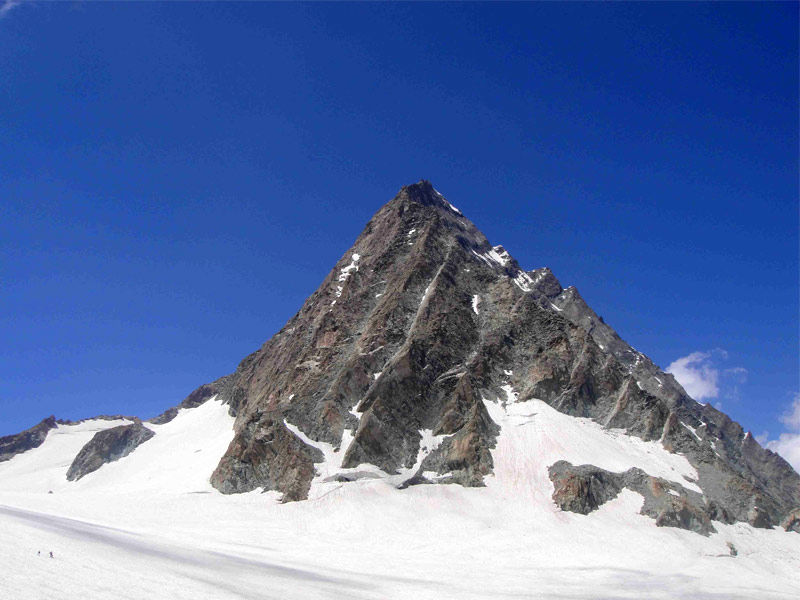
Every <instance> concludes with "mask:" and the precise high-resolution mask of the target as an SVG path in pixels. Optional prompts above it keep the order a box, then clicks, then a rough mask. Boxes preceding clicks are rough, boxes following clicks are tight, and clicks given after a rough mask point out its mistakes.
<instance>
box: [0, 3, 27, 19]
mask: <svg viewBox="0 0 800 600" xmlns="http://www.w3.org/2000/svg"><path fill="white" fill-rule="evenodd" d="M21 3H22V0H5V1H4V2H3V4H2V6H0V19H2V18H3V17H5V16H6V15H7V14H8V13H9V12H11V11H12V10H14V9H15V8H16V7H17V6H19V5H20V4H21Z"/></svg>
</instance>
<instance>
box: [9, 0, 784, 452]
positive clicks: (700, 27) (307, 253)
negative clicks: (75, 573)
mask: <svg viewBox="0 0 800 600" xmlns="http://www.w3.org/2000/svg"><path fill="white" fill-rule="evenodd" d="M797 6H798V5H797V4H775V3H765V4H738V3H737V4H717V3H714V4H694V3H692V4H677V3H667V4H652V3H637V4H577V3H569V4H561V3H547V4H536V5H525V4H500V5H497V4H492V5H482V4H468V5H458V4H447V5H426V4H413V5H392V6H387V5H362V4H356V5H340V4H332V5H331V4H317V5H294V4H289V5H286V4H253V3H243V4H209V3H206V4H194V3H172V4H160V3H112V4H101V3H72V2H69V3H35V4H32V5H27V4H25V3H23V4H21V5H19V6H16V7H13V8H11V9H7V10H5V11H4V12H3V14H2V18H0V252H1V254H0V277H1V281H2V294H0V339H1V340H2V343H1V344H0V435H3V434H7V433H11V432H15V431H18V430H20V429H23V428H25V427H28V426H30V425H33V424H34V423H35V422H37V421H39V420H40V419H41V418H43V417H45V416H47V415H49V414H51V413H54V414H56V415H57V416H59V417H63V418H72V419H75V418H80V417H86V416H91V415H95V414H98V413H125V414H137V415H140V416H142V417H150V416H153V415H155V414H157V413H158V412H160V411H162V410H163V409H165V408H167V407H168V406H171V405H174V404H176V403H177V402H179V401H180V400H181V399H182V398H183V397H184V396H186V394H188V393H189V392H190V391H191V390H192V389H194V388H195V387H197V386H198V385H199V384H201V383H204V382H207V381H210V380H213V379H215V378H217V377H219V376H221V375H224V374H227V373H229V372H231V371H233V370H234V369H235V367H236V365H237V363H238V362H239V360H240V359H242V358H243V357H244V356H245V355H246V354H248V353H250V352H252V351H253V350H255V349H256V348H258V347H259V346H260V345H261V344H262V343H263V342H264V341H265V340H266V339H268V338H269V337H270V336H271V335H272V334H273V333H274V332H275V331H277V330H278V329H279V328H280V327H281V326H282V325H283V323H284V322H285V321H286V320H287V319H289V318H290V317H291V316H292V315H293V314H294V313H295V312H296V310H297V309H299V307H300V306H301V304H302V302H303V300H304V299H305V298H306V297H307V296H308V295H309V294H310V293H311V292H313V291H314V290H315V289H316V287H317V286H318V285H319V283H320V282H321V281H322V279H323V278H324V277H325V275H326V273H327V272H328V270H329V269H330V268H331V267H332V266H333V264H334V263H335V262H336V260H337V259H338V258H339V257H340V256H341V255H342V254H343V253H344V252H345V251H346V250H347V249H348V248H349V246H350V245H351V244H352V242H353V240H354V239H355V238H356V236H357V235H358V234H359V232H360V231H361V229H362V227H363V226H364V224H365V223H366V221H367V220H368V219H369V218H370V217H371V215H372V214H373V213H374V212H375V211H376V210H377V209H378V208H379V207H380V206H381V205H382V204H383V203H384V202H386V201H388V200H390V199H391V198H392V197H393V196H394V194H395V193H396V192H397V190H398V189H399V188H400V186H401V185H403V184H407V183H411V182H414V181H417V180H419V179H420V178H427V179H430V180H431V181H432V182H433V183H434V185H435V186H436V187H437V188H438V189H439V190H440V191H441V192H442V193H444V194H445V196H447V198H448V199H449V200H450V201H451V202H452V203H453V204H455V205H456V206H458V207H459V208H460V209H461V210H462V211H463V212H464V213H465V214H466V215H467V216H468V217H469V218H470V219H472V220H473V221H474V222H475V223H476V224H477V226H478V227H479V228H481V229H482V230H483V232H484V233H485V234H486V235H487V236H488V237H489V239H490V241H492V243H495V244H503V245H504V246H505V247H506V248H507V249H508V250H509V251H510V252H511V253H512V254H513V255H514V256H515V257H516V258H517V259H518V260H519V262H520V263H521V264H522V265H523V266H524V267H526V268H535V267H540V266H545V265H546V266H549V267H551V268H552V269H553V271H554V272H555V273H556V275H557V276H558V277H559V278H560V280H561V282H562V284H564V285H565V286H567V285H576V286H577V287H578V289H579V290H580V291H581V293H582V294H583V296H584V297H585V298H586V300H587V301H588V302H589V304H590V305H592V306H593V307H594V308H595V309H596V310H597V312H598V313H600V314H601V315H603V317H604V318H605V320H606V321H607V322H608V323H610V324H611V325H612V326H614V327H615V328H616V329H617V330H618V331H619V333H620V335H621V336H622V337H623V338H625V339H626V340H628V341H629V342H631V343H632V344H633V345H634V346H635V347H637V348H638V349H640V350H641V351H643V352H645V353H646V354H648V355H649V356H650V357H652V358H653V360H655V361H656V363H658V364H660V365H661V366H663V367H666V366H667V365H669V364H670V363H671V362H673V361H675V360H676V359H679V358H680V357H684V356H687V355H689V354H691V353H694V352H705V353H710V355H709V356H708V358H707V359H706V361H705V362H704V363H703V365H702V366H703V367H704V368H706V369H708V371H706V373H710V372H712V371H713V372H715V373H717V377H718V386H717V387H718V388H719V392H718V394H717V395H716V397H712V398H711V399H710V400H709V401H711V402H715V403H717V402H718V403H720V404H721V406H722V408H723V410H725V411H726V412H728V413H729V414H731V415H732V416H733V417H734V418H736V419H737V420H739V421H741V422H742V423H743V424H744V426H745V428H747V429H752V430H753V431H754V432H756V433H758V432H761V431H763V430H769V431H770V434H771V435H772V436H774V435H776V434H777V433H779V432H780V431H781V428H782V425H781V423H780V422H779V421H778V418H779V416H780V415H781V414H782V413H783V412H784V411H785V410H786V408H787V407H788V405H789V403H790V402H791V400H792V398H793V395H794V394H796V393H797V392H798V191H797V187H798V167H797V161H798V133H797V129H798V113H797V103H798V58H797V53H798V35H797V17H798V8H797ZM712 351H713V352H712ZM740 369H746V371H747V373H746V376H745V375H744V374H743V373H742V371H741V370H740Z"/></svg>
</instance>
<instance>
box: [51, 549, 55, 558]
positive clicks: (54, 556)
mask: <svg viewBox="0 0 800 600" xmlns="http://www.w3.org/2000/svg"><path fill="white" fill-rule="evenodd" d="M50 558H55V556H53V551H52V550H50Z"/></svg>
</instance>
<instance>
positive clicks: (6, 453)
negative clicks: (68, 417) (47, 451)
mask: <svg viewBox="0 0 800 600" xmlns="http://www.w3.org/2000/svg"><path fill="white" fill-rule="evenodd" d="M56 426H57V422H56V418H55V417H53V416H50V417H47V418H46V419H44V420H42V421H41V422H39V423H38V424H36V425H34V426H33V427H31V428H30V429H26V430H25V431H22V432H20V433H15V434H14V435H7V436H4V437H0V462H4V461H7V460H9V459H11V458H13V457H15V456H16V455H17V454H21V453H23V452H26V451H28V450H31V449H33V448H38V447H39V446H41V445H42V442H44V440H45V438H46V437H47V434H48V433H49V432H50V430H51V429H55V428H56Z"/></svg>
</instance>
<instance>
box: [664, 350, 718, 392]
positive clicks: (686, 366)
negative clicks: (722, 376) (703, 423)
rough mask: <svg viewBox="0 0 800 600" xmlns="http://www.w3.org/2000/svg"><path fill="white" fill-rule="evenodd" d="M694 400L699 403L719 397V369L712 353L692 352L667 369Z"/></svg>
mask: <svg viewBox="0 0 800 600" xmlns="http://www.w3.org/2000/svg"><path fill="white" fill-rule="evenodd" d="M667 373H672V374H673V375H674V376H675V379H677V380H678V383H680V384H681V385H682V386H683V389H685V390H686V393H687V394H689V395H690V396H691V397H692V398H694V399H695V400H697V401H700V400H705V399H707V398H716V397H717V396H718V395H719V386H718V382H719V369H717V368H715V367H714V366H713V364H712V362H711V352H692V353H691V354H690V355H689V356H684V357H683V358H679V359H678V360H676V361H674V362H673V363H672V364H670V365H669V366H668V367H667Z"/></svg>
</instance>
